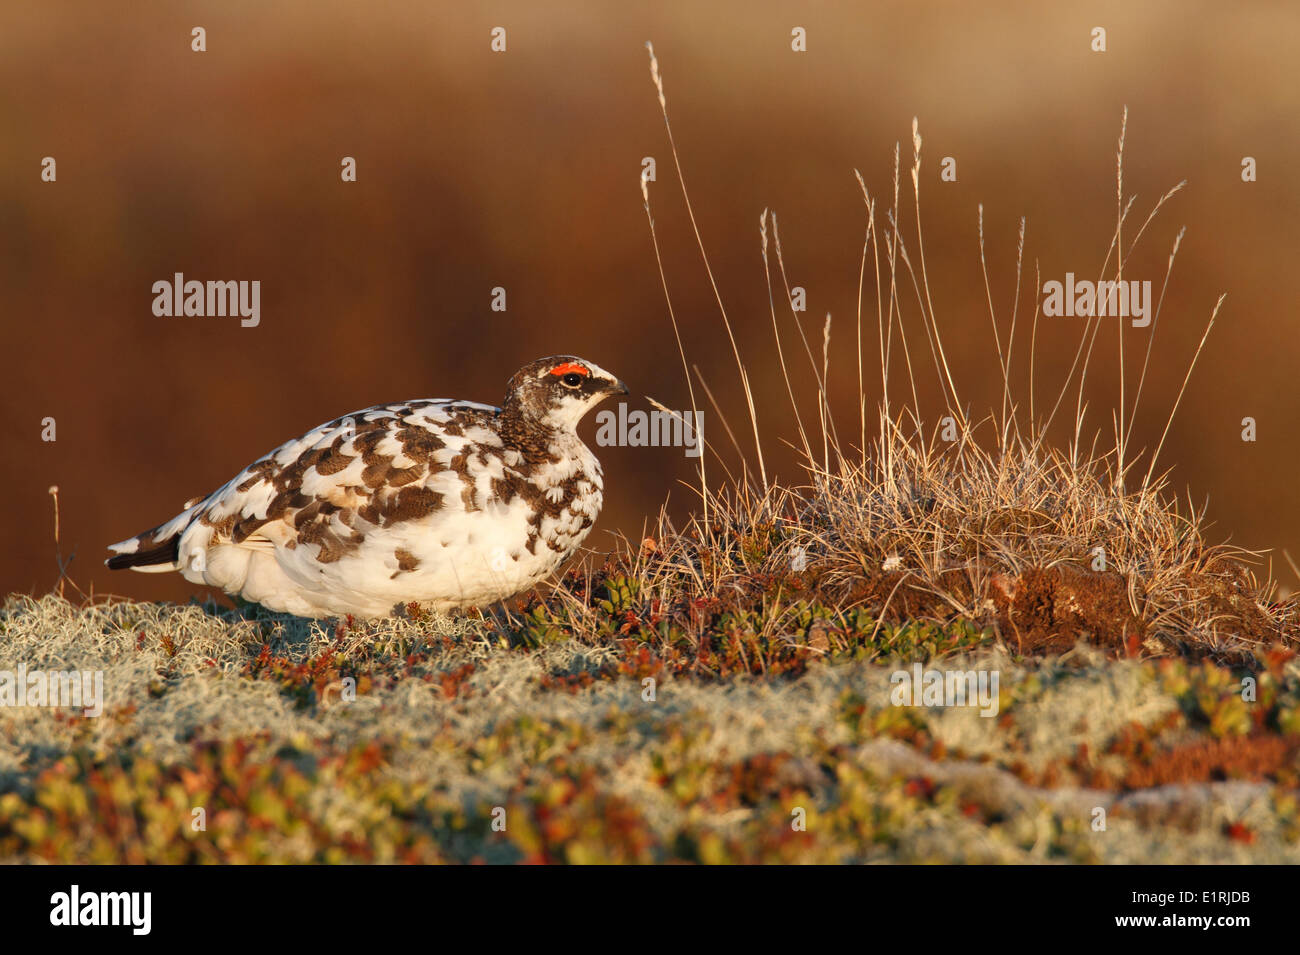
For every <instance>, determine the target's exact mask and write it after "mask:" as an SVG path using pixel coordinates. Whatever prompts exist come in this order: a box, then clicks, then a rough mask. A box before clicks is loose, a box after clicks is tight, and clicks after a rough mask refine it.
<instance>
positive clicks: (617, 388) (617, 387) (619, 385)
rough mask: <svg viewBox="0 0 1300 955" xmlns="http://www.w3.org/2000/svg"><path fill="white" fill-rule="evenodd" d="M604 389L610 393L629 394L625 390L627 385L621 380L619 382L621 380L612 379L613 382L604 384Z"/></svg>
mask: <svg viewBox="0 0 1300 955" xmlns="http://www.w3.org/2000/svg"><path fill="white" fill-rule="evenodd" d="M605 390H606V391H607V392H609V393H610V394H611V395H630V394H631V392H630V391H628V390H627V385H625V384H623V382H621V381H613V382H611V383H610V384H608V385H606V386H605Z"/></svg>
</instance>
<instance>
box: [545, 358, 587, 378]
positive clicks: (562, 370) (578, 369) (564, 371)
mask: <svg viewBox="0 0 1300 955" xmlns="http://www.w3.org/2000/svg"><path fill="white" fill-rule="evenodd" d="M551 374H552V375H557V376H558V375H590V374H591V372H589V371H588V370H587V369H586V367H585V366H583V365H579V364H577V363H576V362H572V361H566V362H565V363H564V364H563V365H556V366H555V367H554V368H552V369H551Z"/></svg>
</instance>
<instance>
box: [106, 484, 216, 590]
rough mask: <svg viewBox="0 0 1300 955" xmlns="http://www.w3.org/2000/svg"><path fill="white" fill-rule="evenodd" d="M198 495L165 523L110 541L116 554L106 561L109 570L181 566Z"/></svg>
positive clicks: (157, 570)
mask: <svg viewBox="0 0 1300 955" xmlns="http://www.w3.org/2000/svg"><path fill="white" fill-rule="evenodd" d="M201 503H202V501H201V500H200V499H198V498H194V499H191V500H190V501H187V502H186V507H185V510H184V511H182V512H181V513H180V514H177V515H176V516H175V517H173V518H172V519H171V520H170V521H168V522H167V523H165V524H159V525H158V526H157V527H155V528H152V529H151V530H147V531H144V532H143V533H140V534H136V535H135V536H134V537H128V538H127V539H126V540H124V541H118V542H117V543H116V544H110V545H109V546H108V549H109V550H111V551H113V552H114V556H112V557H110V558H109V559H108V560H106V561H104V563H105V564H106V565H108V569H109V570H126V569H128V568H129V569H130V570H138V571H140V572H141V573H145V574H160V573H164V572H166V571H169V570H178V569H180V545H181V535H182V534H183V533H184V532H185V529H186V528H187V527H189V526H190V521H191V520H193V518H194V515H195V511H196V507H197V506H198V505H199V504H201Z"/></svg>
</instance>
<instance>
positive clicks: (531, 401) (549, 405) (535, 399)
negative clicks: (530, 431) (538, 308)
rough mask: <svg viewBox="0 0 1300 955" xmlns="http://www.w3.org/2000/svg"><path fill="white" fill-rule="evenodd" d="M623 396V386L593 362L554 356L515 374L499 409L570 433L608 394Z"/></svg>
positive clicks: (625, 389) (529, 365) (530, 364)
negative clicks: (503, 402)
mask: <svg viewBox="0 0 1300 955" xmlns="http://www.w3.org/2000/svg"><path fill="white" fill-rule="evenodd" d="M627 393H628V391H627V385H625V384H623V382H621V381H619V380H618V379H617V378H615V377H614V376H613V375H611V374H610V373H609V372H607V371H606V370H605V369H603V368H601V367H600V366H599V365H597V364H595V363H594V362H589V361H587V360H585V359H582V358H578V357H576V356H574V355H555V356H552V357H550V358H539V359H537V361H534V362H529V363H528V364H527V365H525V366H524V367H523V368H520V369H519V370H518V371H517V372H515V374H514V377H512V378H511V379H510V385H509V390H508V392H507V393H506V400H505V404H504V405H503V408H504V410H506V411H508V412H511V413H517V414H519V415H520V416H522V417H523V418H524V419H525V420H528V421H531V422H534V423H536V424H540V425H542V426H543V427H547V428H554V429H555V430H558V431H573V430H575V429H576V428H577V426H578V422H579V421H581V420H582V419H583V416H584V415H586V413H587V412H588V411H590V410H591V409H592V408H594V407H596V405H598V404H600V403H601V402H602V401H604V400H605V399H606V398H608V397H609V396H610V395H625V394H627Z"/></svg>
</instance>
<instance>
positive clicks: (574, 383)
mask: <svg viewBox="0 0 1300 955" xmlns="http://www.w3.org/2000/svg"><path fill="white" fill-rule="evenodd" d="M560 381H562V382H564V387H566V388H577V387H578V386H579V385H581V384H582V376H581V375H579V374H578V373H577V372H575V371H571V372H569V373H568V374H567V375H565V376H564V377H563V378H561V379H560Z"/></svg>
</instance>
